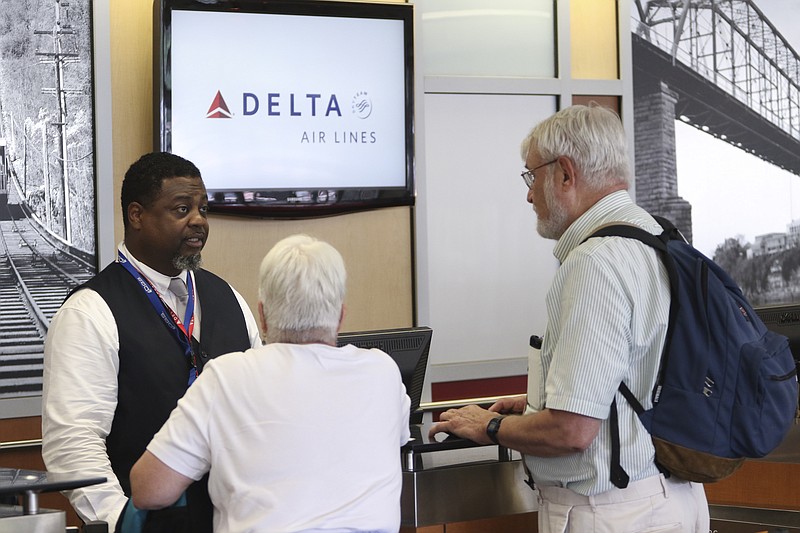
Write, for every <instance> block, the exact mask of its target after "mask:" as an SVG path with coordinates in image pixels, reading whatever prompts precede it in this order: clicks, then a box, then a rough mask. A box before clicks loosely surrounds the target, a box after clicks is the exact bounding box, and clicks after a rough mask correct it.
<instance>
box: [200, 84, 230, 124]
mask: <svg viewBox="0 0 800 533" xmlns="http://www.w3.org/2000/svg"><path fill="white" fill-rule="evenodd" d="M206 118H233V115H232V114H231V112H230V110H229V109H228V104H226V103H225V99H224V98H223V97H222V93H221V92H219V91H217V95H216V96H215V97H214V101H213V102H211V107H209V108H208V112H207V113H206Z"/></svg>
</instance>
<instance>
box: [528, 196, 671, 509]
mask: <svg viewBox="0 0 800 533" xmlns="http://www.w3.org/2000/svg"><path fill="white" fill-rule="evenodd" d="M616 222H622V223H627V224H632V225H635V226H639V227H641V228H643V229H645V230H647V231H649V232H651V233H654V234H657V233H660V232H661V227H660V226H659V225H658V223H657V222H656V221H655V220H654V219H653V218H652V217H651V216H650V215H648V214H647V213H646V212H645V211H644V210H643V209H641V208H640V207H638V206H637V205H636V204H634V203H633V201H632V200H631V198H630V195H629V194H628V193H627V192H626V191H619V192H615V193H612V194H610V195H608V196H606V197H604V198H603V199H601V200H600V201H599V202H597V203H596V204H595V205H594V206H592V207H591V208H590V209H589V210H588V211H586V212H585V213H584V214H583V215H581V216H580V217H579V218H578V219H577V220H576V221H575V222H573V223H572V224H571V225H570V226H569V228H568V229H567V230H566V231H565V232H564V235H562V237H561V238H560V239H559V241H558V243H557V244H556V246H555V248H554V250H553V254H554V255H555V256H556V258H557V259H558V260H559V261H560V263H561V266H560V267H559V269H558V271H557V272H556V275H555V277H554V279H553V284H552V286H551V287H550V290H549V292H548V294H547V298H546V304H547V318H548V321H547V328H546V331H545V335H544V342H543V345H542V349H541V350H535V349H531V355H530V361H529V377H528V404H529V406H528V412H536V411H540V410H542V409H544V408H550V409H558V410H562V411H569V412H572V413H578V414H581V415H584V416H589V417H592V418H597V419H601V420H603V422H602V424H601V426H600V431H599V432H598V435H597V437H596V438H595V440H594V441H593V442H592V444H591V445H590V446H589V448H588V449H586V450H585V451H583V452H581V453H577V454H573V455H568V456H563V457H549V458H542V457H526V462H527V464H528V467H529V468H530V470H531V472H532V474H533V478H534V480H535V481H536V483H537V484H539V485H542V486H545V485H556V486H561V487H566V488H569V489H571V490H574V491H575V492H577V493H580V494H585V495H593V494H598V493H601V492H604V491H606V490H609V489H612V488H614V487H613V485H612V483H611V481H610V475H609V466H610V461H611V439H610V427H609V426H610V424H609V421H608V416H609V411H610V406H611V401H612V400H613V399H614V397H615V396H616V398H617V408H618V411H619V423H620V442H621V455H620V462H621V464H622V467H623V468H624V469H625V470H626V472H627V473H628V475H629V476H630V479H631V481H635V480H638V479H643V478H645V477H649V476H652V475H656V474H658V470H657V468H656V466H655V464H654V462H653V457H654V449H653V445H652V442H651V440H650V435H649V433H648V432H647V431H646V430H645V429H644V427H643V426H642V425H641V423H640V422H639V420H638V417H637V416H636V413H635V412H634V411H633V409H631V407H630V406H629V405H628V402H627V401H626V400H625V399H624V397H622V395H621V394H619V393H618V392H617V387H618V386H619V384H620V382H621V381H623V380H624V381H625V383H626V384H627V385H628V388H630V390H631V391H632V392H633V393H634V394H635V395H636V397H637V398H638V399H639V401H640V402H642V404H643V405H644V407H645V409H647V408H649V407H651V406H652V402H651V398H650V396H651V391H652V389H653V386H654V383H655V378H656V373H657V370H658V361H659V358H660V355H661V350H662V347H663V344H664V338H665V336H666V329H667V322H668V317H669V304H670V295H669V279H668V277H667V272H666V269H665V268H664V266H663V264H662V263H661V259H660V258H659V257H658V255H657V252H656V251H655V250H653V249H652V248H650V247H649V246H647V245H645V244H642V243H640V242H639V241H636V240H633V239H626V238H623V237H610V238H609V237H607V238H593V239H589V240H588V241H586V242H585V243H584V242H583V241H584V240H585V239H586V238H587V237H589V235H591V234H592V233H593V232H594V231H595V230H597V229H598V228H599V227H600V226H605V225H608V224H611V223H616Z"/></svg>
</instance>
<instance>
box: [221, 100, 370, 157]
mask: <svg viewBox="0 0 800 533" xmlns="http://www.w3.org/2000/svg"><path fill="white" fill-rule="evenodd" d="M241 94H242V97H241V105H242V107H241V113H232V112H231V110H230V108H228V104H227V103H226V102H225V98H223V97H222V92H221V91H219V90H217V94H216V95H215V96H214V99H213V101H212V102H211V107H209V108H208V111H207V112H206V118H234V116H235V117H236V118H237V119H238V120H250V119H251V117H264V118H267V119H269V118H270V117H285V118H288V119H291V120H294V119H299V120H303V119H305V120H312V121H314V122H307V124H308V125H309V126H310V125H311V124H312V123H313V124H314V125H315V126H316V124H320V125H322V124H325V126H327V127H326V128H325V129H317V128H316V127H313V128H310V127H306V128H304V129H303V131H302V132H301V133H300V134H299V137H298V141H299V142H300V144H375V143H377V142H378V133H377V132H376V131H374V130H370V129H368V128H335V127H331V124H332V123H331V122H329V120H330V118H335V117H338V118H344V117H343V109H342V107H341V106H340V104H339V102H340V97H339V96H338V95H337V94H336V93H325V92H315V91H314V92H312V91H308V92H297V93H295V92H288V93H280V92H264V93H254V92H242V93H241ZM344 109H346V108H344ZM350 109H351V112H352V113H353V115H354V116H355V117H356V118H358V119H361V120H364V119H367V118H369V117H370V115H372V112H373V107H372V99H371V98H370V97H369V95H368V94H367V91H358V92H356V93H355V95H354V96H353V97H352V99H351V100H350ZM317 119H320V122H316V120H317ZM322 120H324V122H322ZM325 126H323V127H325Z"/></svg>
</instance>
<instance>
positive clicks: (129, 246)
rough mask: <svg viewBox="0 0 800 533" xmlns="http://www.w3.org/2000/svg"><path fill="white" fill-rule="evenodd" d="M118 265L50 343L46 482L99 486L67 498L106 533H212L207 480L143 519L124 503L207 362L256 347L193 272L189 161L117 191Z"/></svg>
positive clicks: (198, 212)
mask: <svg viewBox="0 0 800 533" xmlns="http://www.w3.org/2000/svg"><path fill="white" fill-rule="evenodd" d="M122 212H123V223H124V228H125V239H124V242H123V243H121V244H120V245H119V247H118V250H117V260H116V261H115V262H114V263H111V264H110V265H108V266H107V267H106V268H105V269H103V271H102V272H100V273H99V274H97V275H96V276H95V277H94V278H92V279H91V280H89V281H88V282H87V283H85V284H84V285H82V286H80V287H78V288H77V289H76V290H75V291H73V293H72V294H71V295H70V296H69V297H68V298H67V300H66V301H65V302H64V304H63V305H62V307H61V309H60V310H59V311H58V313H57V314H56V316H55V317H54V318H53V321H52V322H51V324H50V328H49V331H48V335H47V339H46V342H45V356H44V383H43V397H42V402H43V416H42V436H43V439H42V456H43V458H44V461H45V465H46V466H47V469H48V471H51V472H67V473H76V474H81V475H86V476H104V477H106V478H107V479H108V481H107V482H106V483H104V484H101V485H96V486H93V487H85V488H83V489H77V490H73V491H71V492H70V493H69V498H70V502H71V503H72V505H73V507H74V508H75V510H76V512H77V513H78V515H79V516H80V517H81V518H82V519H83V520H85V521H90V520H103V521H106V522H108V523H109V530H110V531H117V532H119V533H133V532H136V531H146V532H155V531H168V532H171V533H172V532H182V531H185V532H191V533H196V532H205V531H208V532H210V531H211V517H212V507H211V503H210V501H209V499H208V493H207V489H206V482H207V480H201V481H200V482H197V483H194V484H193V485H192V486H190V487H189V489H187V491H186V493H185V494H184V497H182V498H181V499H180V500H179V501H178V503H177V504H176V505H175V506H173V507H171V508H169V509H165V510H163V511H156V512H151V513H149V514H148V513H145V512H142V511H138V510H137V509H135V508H134V507H133V505H132V503H130V500H129V496H130V480H129V472H130V468H131V466H132V465H133V463H134V462H135V461H136V459H137V458H138V457H139V456H140V455H141V454H142V453H143V452H144V450H145V447H146V445H147V443H148V442H149V441H150V439H151V438H152V437H153V435H154V434H155V433H156V431H158V429H159V428H160V427H161V425H162V424H163V423H164V421H165V420H166V419H167V418H168V417H169V414H170V412H171V411H172V409H173V408H174V407H175V405H176V404H177V401H178V399H179V398H180V397H182V396H183V394H184V393H185V392H186V390H187V388H188V387H189V386H190V385H191V384H192V382H193V381H194V379H195V378H196V377H197V375H198V374H199V373H200V372H201V371H202V369H203V365H204V363H205V362H206V361H208V360H209V359H211V358H214V357H216V356H218V355H222V354H225V353H229V352H236V351H243V350H246V349H247V348H250V347H256V346H260V345H261V339H260V335H259V331H258V325H257V323H256V321H255V319H254V317H253V315H252V313H251V312H250V310H249V307H248V306H247V303H246V302H245V301H244V299H243V298H242V297H241V295H239V294H238V293H237V292H236V291H235V290H234V289H233V288H232V287H231V286H230V285H228V283H226V282H225V281H224V280H222V279H221V278H219V277H217V276H215V275H214V274H212V273H210V272H208V271H206V270H202V269H201V268H200V262H201V257H200V252H201V250H202V249H203V246H204V245H205V243H206V239H207V237H208V219H207V212H208V196H207V194H206V189H205V186H204V185H203V180H202V178H201V176H200V171H199V170H198V169H197V167H196V166H195V165H194V164H192V163H191V162H190V161H187V160H186V159H183V158H181V157H178V156H176V155H173V154H169V153H164V152H156V153H151V154H147V155H145V156H143V157H141V158H140V159H139V160H138V161H136V162H135V163H134V164H133V165H131V167H130V168H129V169H128V172H127V173H126V174H125V179H124V181H123V183H122Z"/></svg>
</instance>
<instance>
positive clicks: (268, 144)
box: [153, 0, 414, 217]
mask: <svg viewBox="0 0 800 533" xmlns="http://www.w3.org/2000/svg"><path fill="white" fill-rule="evenodd" d="M153 9H154V25H153V28H154V46H153V51H154V61H153V64H154V76H153V79H154V100H155V101H154V111H155V119H154V120H155V121H154V131H155V140H154V142H155V149H156V150H159V151H167V152H172V153H175V154H177V155H180V156H182V157H185V158H187V159H189V160H190V161H192V162H193V163H195V164H196V165H197V166H198V168H199V169H200V172H201V174H202V175H203V180H204V182H205V185H206V188H207V189H208V193H209V208H210V210H211V211H212V212H220V213H230V214H238V215H254V216H262V217H307V216H325V215H331V214H338V213H343V212H350V211H357V210H363V209H374V208H378V207H390V206H399V205H413V204H414V121H413V118H414V98H413V96H414V91H413V86H414V81H413V69H414V67H413V58H414V54H413V5H411V4H377V3H372V2H340V1H329V0H155V2H154V8H153Z"/></svg>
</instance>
